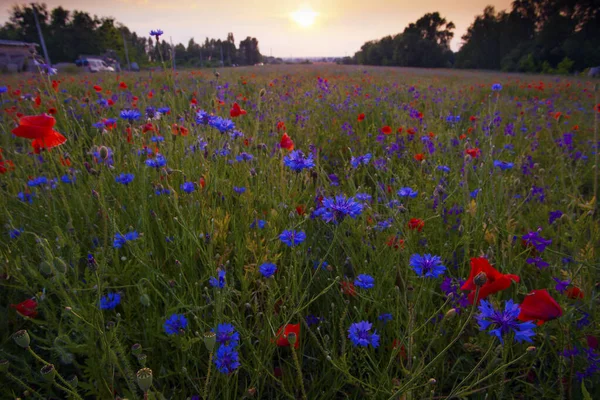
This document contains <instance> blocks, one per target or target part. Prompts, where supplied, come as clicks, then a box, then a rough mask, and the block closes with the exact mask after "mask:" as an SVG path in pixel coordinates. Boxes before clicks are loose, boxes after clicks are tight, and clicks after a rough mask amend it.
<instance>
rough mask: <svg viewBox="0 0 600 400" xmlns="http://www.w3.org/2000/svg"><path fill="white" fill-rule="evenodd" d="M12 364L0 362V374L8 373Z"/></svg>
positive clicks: (6, 361) (4, 361) (5, 361)
mask: <svg viewBox="0 0 600 400" xmlns="http://www.w3.org/2000/svg"><path fill="white" fill-rule="evenodd" d="M9 365H10V362H9V361H8V360H0V372H6V371H8V366H9Z"/></svg>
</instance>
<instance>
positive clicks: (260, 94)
mask: <svg viewBox="0 0 600 400" xmlns="http://www.w3.org/2000/svg"><path fill="white" fill-rule="evenodd" d="M265 94H267V91H266V90H265V89H260V92H258V95H259V96H260V97H263V96H264V95H265Z"/></svg>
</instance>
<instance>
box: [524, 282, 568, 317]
mask: <svg viewBox="0 0 600 400" xmlns="http://www.w3.org/2000/svg"><path fill="white" fill-rule="evenodd" d="M562 314H563V311H562V308H560V306H559V305H558V303H557V302H556V300H554V299H553V298H552V297H551V296H550V294H548V291H547V290H546V289H542V290H534V291H533V292H531V293H529V294H528V295H527V296H526V297H525V299H524V300H523V302H522V303H521V312H520V313H519V317H518V318H519V320H521V321H535V320H537V321H538V325H542V324H543V323H544V322H547V321H550V320H553V319H556V318H558V317H560V316H561V315H562Z"/></svg>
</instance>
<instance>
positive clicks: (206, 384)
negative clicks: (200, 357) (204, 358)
mask: <svg viewBox="0 0 600 400" xmlns="http://www.w3.org/2000/svg"><path fill="white" fill-rule="evenodd" d="M212 359H213V352H212V351H211V352H210V354H209V356H208V372H207V373H206V383H205V384H204V396H203V397H204V400H207V399H208V385H209V383H210V372H211V371H212Z"/></svg>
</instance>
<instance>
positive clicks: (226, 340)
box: [212, 323, 240, 346]
mask: <svg viewBox="0 0 600 400" xmlns="http://www.w3.org/2000/svg"><path fill="white" fill-rule="evenodd" d="M212 332H214V333H215V334H216V335H217V343H218V344H220V345H224V346H237V345H238V344H239V343H240V334H239V333H238V332H236V330H235V328H234V326H233V325H231V324H227V323H225V324H219V325H217V329H212Z"/></svg>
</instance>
